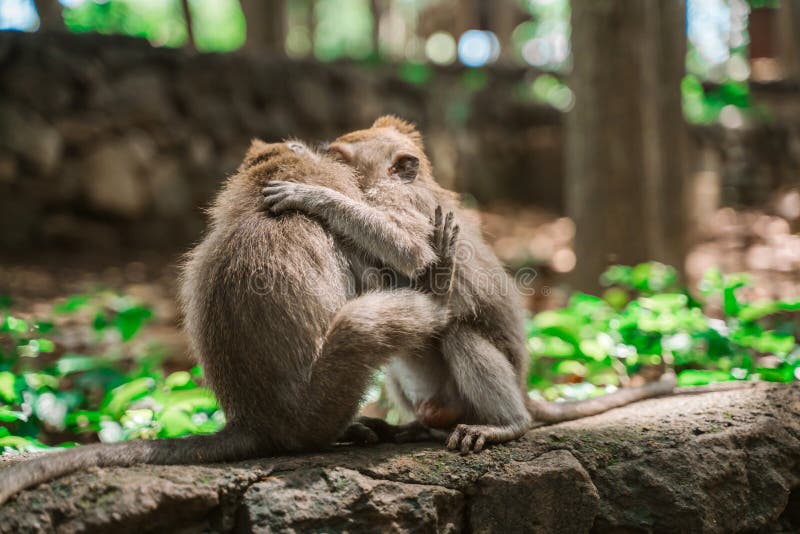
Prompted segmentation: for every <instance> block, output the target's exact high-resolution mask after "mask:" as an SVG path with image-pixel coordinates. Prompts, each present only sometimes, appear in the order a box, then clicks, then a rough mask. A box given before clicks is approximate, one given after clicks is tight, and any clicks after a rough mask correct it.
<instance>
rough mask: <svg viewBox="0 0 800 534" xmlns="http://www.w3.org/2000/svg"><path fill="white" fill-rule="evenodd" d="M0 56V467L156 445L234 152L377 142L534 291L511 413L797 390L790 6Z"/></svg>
mask: <svg viewBox="0 0 800 534" xmlns="http://www.w3.org/2000/svg"><path fill="white" fill-rule="evenodd" d="M0 30H3V31H0V72H2V76H0V309H4V310H6V311H5V312H4V315H3V317H4V319H3V320H4V322H3V323H2V332H0V335H4V336H5V338H4V339H0V341H2V342H1V343H0V348H2V350H3V351H4V352H3V355H4V358H5V360H4V362H3V363H2V366H0V367H2V369H3V370H2V371H0V398H3V399H5V403H6V404H5V405H4V406H6V408H3V409H0V421H5V419H3V413H4V412H3V411H2V410H7V411H8V412H9V413H10V414H12V415H8V414H7V415H5V417H6V419H8V421H10V422H11V423H9V424H10V425H11V426H10V427H9V428H12V430H13V432H12V433H13V434H15V435H13V436H9V437H10V438H11V437H18V436H26V439H28V438H30V439H34V437H36V436H39V438H40V439H42V440H43V441H46V442H53V443H54V442H58V441H59V439H58V438H57V436H58V434H57V431H59V429H61V430H63V429H65V428H67V429H72V430H71V431H75V430H76V429H80V428H83V429H89V430H93V431H96V430H98V429H99V428H100V426H101V425H100V422H102V421H105V422H106V423H108V422H109V420H111V421H112V422H115V424H117V426H120V425H122V426H121V427H120V428H122V429H123V430H120V432H122V434H120V435H123V434H124V435H125V436H129V435H130V436H135V435H146V434H147V433H146V432H144V431H141V429H142V428H149V429H150V430H151V431H152V432H155V433H156V434H158V435H164V434H163V432H165V430H164V429H165V428H167V427H166V426H164V425H165V423H163V421H162V422H159V421H161V419H164V418H165V417H166V416H164V415H163V413H162V412H159V411H158V410H155V411H153V408H152V406H150V407H149V408H148V407H147V406H145V407H144V408H142V407H141V406H139V405H136V404H135V401H136V400H137V399H139V400H140V399H142V398H149V397H148V395H149V393H148V392H150V393H152V392H153V391H156V390H158V391H161V392H164V391H167V392H169V391H173V390H175V391H184V390H186V391H188V390H191V389H193V388H194V387H195V386H196V383H195V382H198V381H199V380H200V379H199V378H197V380H195V378H196V377H197V376H199V373H200V372H199V370H195V374H194V375H190V374H189V373H185V372H184V371H183V370H184V369H188V368H189V367H190V366H191V363H190V361H189V360H188V359H187V355H186V349H185V341H184V339H183V338H182V336H181V334H180V331H179V328H178V317H177V313H176V310H175V305H174V288H175V280H176V269H175V265H176V263H177V262H178V261H179V258H180V254H181V253H183V252H184V251H186V250H187V249H188V248H189V247H190V246H191V244H192V243H194V242H196V241H197V240H198V238H199V236H200V235H201V234H202V231H203V228H204V225H205V216H204V212H203V207H204V206H207V205H208V203H209V201H210V199H211V198H212V196H213V195H214V193H215V191H216V190H217V188H218V187H219V185H220V183H221V181H222V180H223V179H224V178H225V177H226V176H227V175H229V174H230V173H231V172H232V171H233V170H234V169H235V168H236V166H237V165H238V163H239V162H240V160H241V158H242V156H243V153H244V151H245V149H246V147H247V145H248V143H249V140H250V139H251V138H253V137H260V138H263V139H265V140H278V139H282V138H286V137H289V136H297V137H300V138H303V139H309V140H326V139H331V138H333V137H336V136H338V135H340V134H341V133H343V132H346V131H349V130H353V129H360V128H364V127H366V126H368V125H369V124H371V123H372V121H373V120H374V119H375V118H376V117H378V116H379V115H381V114H385V113H394V114H397V115H399V116H401V117H403V118H405V119H408V120H411V121H414V122H416V123H417V124H418V126H419V127H420V128H421V130H422V131H423V133H424V134H425V139H426V146H427V150H428V152H429V154H430V156H431V159H432V160H433V163H434V168H435V173H436V176H437V178H438V180H439V181H440V182H441V183H442V184H443V185H444V186H446V187H449V188H452V189H455V190H457V191H459V192H460V193H462V194H463V198H464V203H465V204H467V205H469V206H471V207H474V208H476V209H478V210H480V212H481V214H482V217H483V221H484V224H485V231H486V236H487V239H488V240H489V241H490V242H491V243H492V244H493V246H494V248H495V250H496V251H497V254H498V255H499V256H500V257H501V259H502V260H503V261H504V262H505V263H506V264H507V265H508V266H509V269H510V270H511V271H512V272H517V271H518V270H519V269H521V268H533V269H534V272H535V276H533V277H528V278H527V279H526V280H525V284H526V288H525V289H526V298H527V304H528V307H529V308H530V310H531V311H532V313H536V312H538V314H537V315H535V316H534V315H531V317H532V318H531V319H530V320H529V323H528V335H529V338H530V343H529V344H530V349H531V356H532V358H533V361H534V371H535V373H534V374H533V375H532V378H531V387H532V390H534V391H536V392H538V393H536V394H542V395H544V396H545V397H548V398H556V397H565V396H566V397H571V396H573V397H574V396H579V395H581V394H594V393H596V392H598V391H599V392H602V391H605V390H607V389H608V388H609V387H611V388H613V387H617V386H620V385H622V386H624V385H627V384H629V383H636V382H637V381H642V380H646V379H648V378H651V377H652V373H651V374H650V375H648V372H649V371H648V369H651V368H653V369H655V370H656V371H654V372H660V371H659V370H663V368H665V366H677V369H678V370H679V371H681V372H683V373H684V374H683V375H682V376H683V377H684V378H683V379H682V380H683V383H687V384H688V383H705V382H708V381H716V380H733V379H750V378H759V377H761V378H765V377H767V378H771V379H775V380H783V381H787V380H792V379H795V378H797V379H800V371H798V367H800V363H798V362H800V352H798V349H797V344H796V343H795V337H794V336H795V327H796V326H797V325H796V324H795V323H796V321H795V319H794V317H793V312H794V311H796V310H797V309H800V301H798V297H799V296H800V233H799V232H800V172H799V171H800V1H798V0H782V1H779V0H637V1H631V0H605V1H603V2H599V1H594V0H573V1H572V2H570V1H569V0H492V1H490V0H274V1H266V0H61V1H57V0H0ZM615 265H616V267H614V266H615ZM609 267H612V268H611V269H610V270H607V269H608V268H609ZM603 273H605V274H603ZM735 273H745V274H742V275H740V274H735ZM40 324H41V325H43V326H41V327H40ZM48 332H50V333H49V334H48ZM45 334H46V335H45ZM59 366H60V367H59ZM171 372H172V373H173V374H170V373H171ZM3 373H8V374H7V375H4V374H3ZM175 373H178V374H177V375H176V374H175ZM181 373H183V374H181ZM40 375H41V376H40ZM172 376H178V377H179V378H174V379H173V381H172V382H170V384H171V385H169V386H165V385H164V384H165V382H164V379H165V377H166V378H169V377H172ZM3 377H5V378H3ZM30 377H34V378H30ZM37 377H38V378H37ZM42 377H45V378H42ZM47 377H49V378H47ZM4 380H5V382H4ZM136 380H139V382H136ZM142 380H144V382H142ZM148 380H149V381H148ZM3 384H6V386H5V389H4V386H3ZM9 384H10V385H9ZM130 384H135V386H136V387H133V386H130ZM176 384H177V385H176ZM124 386H130V387H132V388H133V389H132V390H131V391H132V392H133V393H131V391H128V390H125V391H127V393H124V395H123V394H122V393H119V392H117V393H116V394H115V395H123V400H122V401H118V402H117V404H113V402H114V401H113V399H114V398H117V397H114V396H113V395H112V392H113V391H117V389H118V388H120V387H124ZM572 386H576V387H579V388H580V387H583V388H584V390H579V389H575V388H573V389H569V387H572ZM137 387H138V388H139V389H136V388H137ZM92 388H94V389H92ZM115 388H117V389H115ZM586 388H588V389H586ZM199 389H201V388H199ZM92 391H94V393H92ZM26 392H27V393H26ZM581 392H582V393H581ZM26 394H27V395H28V397H27V400H26V397H25V395H26ZM68 394H70V395H72V394H74V395H73V396H72V397H70V396H69V395H68ZM165 394H166V393H165ZM76 395H77V396H76ZM92 395H94V396H92ZM109 395H111V397H109ZM126 395H127V396H126ZM42 396H44V398H45V399H48V400H47V401H46V402H45V403H44V404H43V407H42V408H41V410H42V411H41V414H43V415H37V414H39V411H38V410H39V408H37V406H38V404H37V402H40V401H39V400H38V399H41V398H42ZM112 397H113V398H112ZM92 399H94V400H92ZM203 399H205V400H202V399H201V400H200V401H197V402H198V403H199V404H197V405H191V406H193V407H190V408H187V407H186V406H187V405H180V406H183V407H182V408H180V410H183V411H182V412H181V411H180V410H178V411H179V412H180V413H182V414H183V416H185V417H184V419H185V420H184V419H181V421H184V423H182V424H184V426H185V427H186V428H189V429H190V430H191V431H198V430H197V429H198V428H200V427H201V426H202V424H207V425H208V424H211V423H209V421H212V420H213V418H212V417H211V416H212V415H214V414H216V413H217V412H216V411H214V408H213V407H214V406H215V405H214V404H213V401H211V400H208V398H206V397H203ZM176 402H177V401H176ZM203 402H206V404H203ZM26 403H27V404H26ZM101 403H104V404H102V406H105V408H100V409H99V411H97V410H98V408H97V406H100V405H101ZM109 403H112V408H109V407H108V406H109ZM130 403H133V404H130ZM208 403H210V404H208ZM156 404H157V405H158V403H156ZM162 404H163V402H162ZM25 406H28V407H27V408H25ZM53 406H55V407H56V408H53ZM90 406H91V409H90V408H89V407H90ZM131 406H133V408H130V407H131ZM198 406H200V407H199V408H198ZM209 406H211V408H209ZM128 408H130V410H132V413H133V414H134V415H135V416H136V417H138V419H136V417H134V416H130V417H128V416H127V415H126V414H127V411H128ZM26 410H27V412H26ZM48 410H50V412H53V410H55V412H53V413H55V415H52V413H51V415H47V414H48V413H50V412H48ZM104 410H105V411H104ZM137 410H144V412H142V413H139V412H137ZM147 410H150V415H149V416H147V413H146V412H147ZM187 410H188V411H187ZM192 410H194V411H192ZM78 412H80V413H81V414H82V415H80V417H84V419H80V417H78V416H75V415H74V414H75V413H78ZM84 412H85V413H84ZM19 413H23V414H24V413H27V415H26V417H27V419H26V421H30V420H33V419H35V418H36V417H38V418H39V423H37V425H38V426H36V425H34V426H35V428H34V427H31V426H30V424H29V422H25V423H24V424H23V423H22V422H20V421H21V419H19V418H18V417H19V416H15V415H13V414H19ZM92 414H94V415H92ZM98 414H100V415H98ZM137 414H138V415H137ZM142 414H144V415H142ZM187 414H188V415H187ZM198 414H200V415H198ZM202 414H205V415H206V416H208V417H206V419H203V417H202V416H201V415H202ZM183 416H181V417H183ZM15 417H17V418H15ZM31 417H33V419H31ZM48 417H50V419H51V421H50V422H49V423H48V422H47V421H48V419H47V418H48ZM76 417H77V418H78V419H76ZM124 417H128V419H125V421H127V422H122V423H120V421H123V418H124ZM147 417H149V419H148V418H147ZM170 417H173V418H176V417H177V418H178V419H180V417H179V416H177V415H174V414H173V415H171V416H170ZM193 417H194V418H195V419H192V418H193ZM142 418H144V419H142ZM186 418H188V419H186ZM198 418H199V419H198ZM167 419H169V417H166V419H164V420H167ZM42 421H45V423H42ZM76 421H82V423H81V424H83V425H84V426H83V427H81V426H80V425H79V424H78V422H76ZM87 421H88V422H87ZM136 421H138V422H136ZM142 421H145V422H144V423H143V422H142ZM187 421H188V422H187ZM198 421H200V422H198ZM126 424H127V425H128V426H129V427H130V428H138V429H139V430H136V431H131V432H133V433H130V432H129V433H128V434H125V432H128V431H127V430H124V429H125V428H128V427H125V425H126ZM176 424H177V423H176ZM14 425H17V426H14ZM26 425H28V426H26ZM42 425H44V426H42ZM70 425H72V426H70ZM75 425H78V426H75ZM87 425H88V426H87ZM109 425H110V423H109ZM109 425H106V426H109ZM131 425H132V426H131ZM137 425H139V426H137ZM143 425H144V426H143ZM147 425H150V426H147ZM159 425H161V426H159ZM192 425H194V426H192ZM198 425H199V426H198ZM112 426H113V425H110V426H109V428H110V427H112ZM212 427H213V425H212ZM26 428H27V430H25V429H26ZM42 428H45V429H46V430H47V431H48V432H49V433H50V434H48V436H49V437H47V438H42V437H41V432H42ZM154 428H155V429H156V430H153V429H154ZM181 428H183V430H182V432H184V433H185V431H186V428H184V427H181ZM202 428H204V429H208V428H211V427H208V426H206V427H202ZM14 429H16V430H14ZM1 430H2V428H0V434H2V431H1ZM54 432H56V434H53V433H54ZM109 432H111V431H109ZM137 432H138V433H139V434H137ZM142 432H144V433H142ZM179 433H180V432H179ZM112 434H113V432H112ZM54 435H55V436H56V437H53V436H54ZM70 435H71V434H70ZM73 437H74V436H73ZM112 437H113V435H112ZM3 439H5V438H3V436H2V435H0V445H3V444H4V442H3V441H2V440H3ZM107 439H112V438H108V437H107ZM26 443H27V442H26ZM31 443H32V442H31Z"/></svg>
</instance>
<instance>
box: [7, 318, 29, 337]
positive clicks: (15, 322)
mask: <svg viewBox="0 0 800 534" xmlns="http://www.w3.org/2000/svg"><path fill="white" fill-rule="evenodd" d="M28 328H29V326H28V323H27V322H26V321H24V320H22V319H17V318H16V317H14V316H12V315H6V318H5V321H3V325H2V328H0V330H2V331H5V332H13V333H15V334H24V333H26V332H27V331H28Z"/></svg>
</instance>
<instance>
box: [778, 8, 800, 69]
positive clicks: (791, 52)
mask: <svg viewBox="0 0 800 534" xmlns="http://www.w3.org/2000/svg"><path fill="white" fill-rule="evenodd" d="M775 16H776V17H777V18H778V24H777V26H778V32H777V34H778V35H777V41H778V46H777V48H778V57H779V59H780V60H781V66H782V67H783V72H784V75H785V77H786V78H789V79H791V80H794V81H797V82H800V0H783V1H782V2H781V4H780V7H779V8H778V9H776V10H775Z"/></svg>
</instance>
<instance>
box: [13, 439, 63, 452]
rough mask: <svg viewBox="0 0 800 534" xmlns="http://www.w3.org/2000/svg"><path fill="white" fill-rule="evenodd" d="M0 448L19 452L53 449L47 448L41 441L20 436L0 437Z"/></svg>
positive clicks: (52, 448) (51, 448)
mask: <svg viewBox="0 0 800 534" xmlns="http://www.w3.org/2000/svg"><path fill="white" fill-rule="evenodd" d="M0 448H5V449H13V450H17V451H20V452H35V451H50V450H54V449H55V447H48V446H47V445H45V444H44V443H42V442H41V441H37V440H35V439H33V438H24V437H21V436H3V437H0Z"/></svg>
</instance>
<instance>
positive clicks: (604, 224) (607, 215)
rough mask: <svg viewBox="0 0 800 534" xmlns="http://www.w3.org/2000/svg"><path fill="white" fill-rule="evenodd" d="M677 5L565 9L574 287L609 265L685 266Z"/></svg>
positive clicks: (589, 284) (582, 2)
mask: <svg viewBox="0 0 800 534" xmlns="http://www.w3.org/2000/svg"><path fill="white" fill-rule="evenodd" d="M684 17H685V3H684V2H683V0H671V1H667V2H664V1H661V0H639V1H636V2H629V1H627V0H579V1H576V2H573V3H572V50H573V54H574V70H573V74H572V79H571V87H572V89H573V91H574V93H575V106H574V108H573V109H572V111H571V112H570V113H569V114H568V117H567V165H566V167H567V210H568V213H569V215H570V216H571V217H572V218H573V220H574V221H575V224H576V228H577V233H576V239H575V249H576V255H577V265H576V269H575V273H574V283H575V285H576V287H577V289H580V290H584V291H591V290H597V289H598V277H599V275H600V274H601V273H602V272H603V270H604V269H605V268H606V267H607V266H608V265H611V264H614V263H624V264H635V263H638V262H642V261H646V260H659V261H663V262H665V263H670V264H672V265H675V266H676V267H678V268H682V267H683V265H682V264H683V257H684V252H685V243H684V241H685V231H686V228H685V227H686V224H685V222H684V221H685V214H686V208H685V204H686V203H685V201H684V181H685V176H686V172H685V167H684V165H685V157H684V150H685V146H686V145H685V140H686V138H685V135H686V130H685V124H684V122H683V115H682V112H681V94H680V83H681V78H682V76H683V73H684V67H683V65H684V57H685V34H684V27H685V22H684V20H685V19H684Z"/></svg>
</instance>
